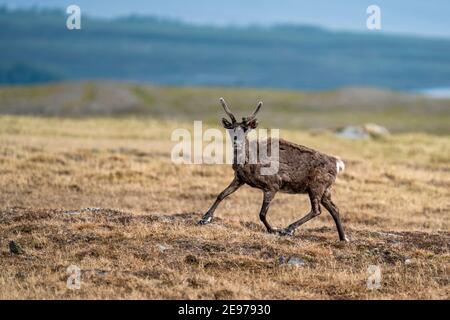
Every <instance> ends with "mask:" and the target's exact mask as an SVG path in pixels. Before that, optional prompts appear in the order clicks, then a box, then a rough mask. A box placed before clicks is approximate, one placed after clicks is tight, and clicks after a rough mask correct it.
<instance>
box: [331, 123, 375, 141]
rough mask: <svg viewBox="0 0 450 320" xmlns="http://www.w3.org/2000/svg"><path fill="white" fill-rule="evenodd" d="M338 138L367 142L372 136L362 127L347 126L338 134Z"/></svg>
mask: <svg viewBox="0 0 450 320" xmlns="http://www.w3.org/2000/svg"><path fill="white" fill-rule="evenodd" d="M336 136H337V137H339V138H344V139H354V140H366V139H369V138H370V135H369V134H368V133H367V132H366V131H365V130H364V128H363V127H360V126H347V127H345V128H342V129H341V130H339V131H338V132H337V133H336Z"/></svg>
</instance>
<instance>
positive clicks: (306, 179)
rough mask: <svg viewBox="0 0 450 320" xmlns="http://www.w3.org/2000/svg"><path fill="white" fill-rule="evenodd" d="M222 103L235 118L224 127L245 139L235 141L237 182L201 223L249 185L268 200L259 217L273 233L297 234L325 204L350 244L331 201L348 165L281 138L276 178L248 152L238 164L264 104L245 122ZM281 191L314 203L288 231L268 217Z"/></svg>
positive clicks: (225, 121) (206, 214)
mask: <svg viewBox="0 0 450 320" xmlns="http://www.w3.org/2000/svg"><path fill="white" fill-rule="evenodd" d="M220 103H221V105H222V107H223V109H224V110H225V113H226V114H227V115H228V116H229V117H230V119H231V123H230V122H229V121H228V120H227V119H225V118H222V124H223V126H224V128H225V129H227V131H228V132H229V134H230V136H231V137H236V131H237V130H240V131H241V132H243V133H244V134H243V135H244V139H236V138H234V140H233V151H234V159H233V170H234V180H233V181H232V182H231V184H230V185H229V186H228V187H227V188H226V189H225V190H223V191H222V192H221V193H220V194H219V195H218V196H217V199H216V201H215V202H214V203H213V205H212V206H211V207H210V208H209V210H208V211H207V212H206V213H205V214H204V215H203V217H202V219H201V220H200V221H199V222H198V224H200V225H204V224H207V223H211V222H212V220H213V218H214V211H215V210H216V208H217V206H218V205H219V203H220V202H221V201H222V200H223V199H225V198H226V197H228V196H229V195H230V194H232V193H233V192H235V191H236V190H237V189H239V188H240V187H241V186H242V185H243V184H247V185H249V186H251V187H253V188H257V189H260V190H262V191H263V194H264V198H263V203H262V207H261V210H260V212H259V217H260V219H261V221H262V223H263V224H264V226H265V227H266V228H267V231H268V232H269V233H275V234H279V235H293V234H294V231H295V229H296V228H298V227H299V226H301V225H302V224H304V223H305V222H307V221H309V220H311V219H312V218H315V217H317V216H318V215H320V213H321V207H320V205H321V204H322V205H323V206H324V207H325V208H326V209H327V211H328V212H329V213H330V214H331V216H332V217H333V220H334V222H335V223H336V227H337V231H338V234H339V239H340V240H341V241H348V238H347V237H346V236H345V233H344V229H343V227H342V224H341V220H340V217H339V209H338V207H337V206H336V205H335V204H334V203H333V201H332V200H331V186H332V185H333V183H334V182H335V180H336V176H337V174H338V173H339V172H341V171H343V170H344V168H345V165H344V162H343V161H342V160H341V159H339V158H338V157H333V156H328V155H326V154H323V153H321V152H318V151H316V150H313V149H310V148H308V147H305V146H301V145H297V144H294V143H292V142H289V141H286V140H283V139H279V140H278V143H279V145H278V148H279V159H278V161H279V163H278V172H277V173H276V174H272V175H262V174H261V168H262V166H263V165H262V164H261V163H256V164H252V163H249V162H248V153H247V155H246V157H245V158H244V161H243V162H241V163H238V162H237V161H236V159H237V155H238V154H239V152H243V150H246V149H245V145H248V139H247V134H248V132H249V131H251V130H252V129H255V128H256V127H257V126H258V121H257V119H256V114H257V113H258V111H259V110H260V109H261V107H262V104H263V103H262V102H259V103H258V105H257V107H256V109H255V111H254V112H253V113H252V115H251V116H249V117H244V118H242V121H241V122H238V121H237V120H236V118H235V116H234V115H233V113H232V112H231V111H230V109H229V108H228V106H227V104H226V103H225V100H224V99H223V98H220ZM258 144H259V145H260V144H261V143H260V142H258ZM244 152H245V151H244ZM277 192H284V193H291V194H305V193H307V194H308V195H309V199H310V202H311V211H310V212H309V213H308V214H307V215H306V216H304V217H303V218H301V219H299V220H297V221H295V222H293V223H292V224H290V225H289V226H288V227H286V228H284V229H275V228H272V226H271V225H270V224H269V223H268V222H267V219H266V214H267V211H268V209H269V206H270V203H271V201H272V200H273V198H274V197H275V195H276V193H277Z"/></svg>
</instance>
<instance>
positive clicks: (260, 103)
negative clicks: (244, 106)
mask: <svg viewBox="0 0 450 320" xmlns="http://www.w3.org/2000/svg"><path fill="white" fill-rule="evenodd" d="M262 105H263V103H262V101H260V102H258V105H257V106H256V109H255V111H253V113H252V115H251V116H250V117H248V118H247V119H248V120H250V119H253V118H254V117H256V114H257V113H258V111H259V109H261V107H262Z"/></svg>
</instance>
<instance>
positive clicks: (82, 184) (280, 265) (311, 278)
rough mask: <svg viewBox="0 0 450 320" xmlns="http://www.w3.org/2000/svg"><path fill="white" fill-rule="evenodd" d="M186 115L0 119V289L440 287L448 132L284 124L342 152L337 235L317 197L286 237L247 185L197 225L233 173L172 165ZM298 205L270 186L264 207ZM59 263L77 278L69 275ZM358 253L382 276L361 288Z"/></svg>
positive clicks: (206, 294)
mask: <svg viewBox="0 0 450 320" xmlns="http://www.w3.org/2000/svg"><path fill="white" fill-rule="evenodd" d="M191 126H192V124H191V123H187V122H186V123H176V122H156V121H151V120H148V119H136V118H122V119H120V118H116V119H112V118H97V119H79V120H74V119H72V120H68V119H60V118H32V117H16V116H2V117H0V168H1V169H0V191H1V192H0V270H1V272H0V298H1V299H14V298H19V299H23V298H31V299H52V298H56V299H68V298H74V299H78V298H93V299H106V298H136V299H144V298H151V299H153V298H155V299H170V298H174V299H177V298H188V299H197V298H200V299H208V298H209V299H223V298H231V299H305V298H306V299H307V298H311V299H347V298H350V299H365V298H367V299H392V298H400V299H449V298H450V269H449V266H450V251H449V243H450V138H449V137H448V136H435V135H430V134H395V135H392V136H390V137H387V138H385V139H382V140H367V141H352V140H342V139H339V138H336V137H335V136H334V135H333V134H331V133H327V132H323V133H309V132H306V131H283V130H282V131H281V133H282V136H284V137H285V138H287V139H289V140H291V141H293V142H296V143H299V144H303V145H307V146H310V147H313V148H316V149H318V150H321V151H323V152H325V153H328V154H333V155H339V156H341V158H342V159H343V160H344V162H345V163H346V170H345V172H344V173H343V174H340V175H339V176H338V179H337V182H336V185H335V188H334V194H333V198H334V200H335V202H336V204H337V205H338V206H339V208H340V210H341V217H342V222H343V225H344V228H345V230H346V232H347V233H348V234H349V236H350V237H351V239H352V241H351V242H350V243H347V244H344V243H340V242H339V241H338V236H337V232H336V228H335V226H334V223H333V220H332V219H331V216H330V215H329V214H328V213H327V212H326V211H325V210H324V209H323V211H322V214H321V215H320V216H319V217H318V218H316V219H314V220H312V221H310V222H308V223H306V224H305V225H303V226H301V227H300V228H299V229H298V230H297V232H296V234H295V236H293V237H280V236H276V235H271V234H267V233H266V232H265V229H264V227H263V225H262V223H260V221H259V218H258V212H259V209H260V206H261V201H262V194H261V192H260V191H259V190H255V189H252V188H250V187H247V186H245V187H242V188H241V189H240V190H238V191H237V192H236V193H235V194H233V195H231V196H230V197H229V198H227V199H226V200H224V201H223V202H222V203H221V205H220V206H219V208H218V209H217V211H216V217H217V218H216V220H215V222H214V223H213V224H210V225H206V226H198V225H196V221H197V220H198V219H199V218H200V217H201V214H202V213H203V212H205V211H206V210H207V209H208V207H209V206H210V205H211V203H212V202H213V200H214V199H215V197H216V195H217V194H218V193H219V192H220V191H221V190H222V189H223V188H225V187H226V185H227V184H228V183H229V182H230V181H231V180H232V177H233V171H232V169H231V168H230V167H229V166H227V165H175V164H173V163H172V162H171V160H170V151H171V148H172V146H173V144H174V143H172V142H171V141H170V134H171V132H172V130H173V129H174V128H177V127H186V128H190V127H191ZM308 210H309V201H308V198H307V196H305V195H284V194H278V195H277V197H276V198H275V200H274V202H273V204H272V206H271V208H270V209H269V213H268V220H269V221H270V222H271V223H272V224H273V225H274V226H276V227H283V226H286V225H288V224H289V223H291V222H292V221H294V220H296V219H298V218H299V217H301V216H303V215H305V214H306V213H307V212H308ZM9 241H14V242H15V243H17V244H18V245H19V246H20V247H21V248H22V249H23V251H24V253H23V254H18V255H17V254H10V253H9V250H8V242H9ZM290 257H297V258H300V259H302V261H303V262H304V263H303V265H301V266H291V265H287V264H286V263H285V262H284V261H286V260H287V259H289V258H290ZM70 265H76V266H78V267H79V268H80V269H81V288H80V289H79V290H70V289H68V288H67V286H66V281H67V277H68V274H67V272H66V270H67V267H68V266H70ZM370 265H375V266H378V267H379V268H380V271H381V283H380V284H381V286H380V288H378V289H369V288H368V287H367V279H368V276H369V274H368V271H367V269H368V267H369V266H370Z"/></svg>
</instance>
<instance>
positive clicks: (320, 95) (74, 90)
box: [0, 81, 450, 134]
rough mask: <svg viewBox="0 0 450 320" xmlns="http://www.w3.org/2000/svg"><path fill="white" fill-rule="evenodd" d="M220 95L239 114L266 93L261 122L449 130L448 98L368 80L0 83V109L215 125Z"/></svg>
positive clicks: (287, 125)
mask: <svg viewBox="0 0 450 320" xmlns="http://www.w3.org/2000/svg"><path fill="white" fill-rule="evenodd" d="M221 96H223V97H225V98H226V100H227V102H228V103H229V105H230V106H231V108H232V110H233V111H234V112H235V113H236V114H237V116H239V117H242V116H246V115H248V113H249V112H251V111H252V110H253V108H254V107H255V105H256V103H257V101H259V100H263V101H264V107H263V108H264V110H263V111H264V112H261V113H260V116H259V119H260V123H261V126H263V127H271V128H293V129H304V128H312V129H321V128H323V129H326V128H336V127H340V126H345V125H349V124H363V123H367V122H375V123H378V124H381V125H384V126H386V127H387V128H388V129H389V130H391V131H393V132H412V131H414V132H417V131H423V132H430V133H441V134H442V133H444V134H449V133H450V126H449V125H448V124H449V123H450V100H449V99H431V98H427V97H425V96H421V95H414V94H405V93H399V92H395V91H389V90H379V89H373V88H353V87H349V88H344V89H339V90H332V91H321V92H318V91H309V92H298V91H281V90H262V89H258V90H256V89H233V88H218V87H216V88H206V87H164V86H153V85H142V84H134V83H124V82H112V81H97V82H94V81H90V82H65V83H59V82H58V83H52V84H45V85H31V86H30V85H27V86H9V87H5V86H4V87H0V114H3V115H5V114H9V115H33V116H58V117H90V116H139V117H140V116H146V117H151V118H155V119H163V120H164V119H168V120H179V121H192V120H203V121H206V122H207V123H209V124H213V125H218V123H219V121H220V118H221V117H223V116H224V114H223V110H222V108H221V107H220V105H219V103H218V98H219V97H221Z"/></svg>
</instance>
